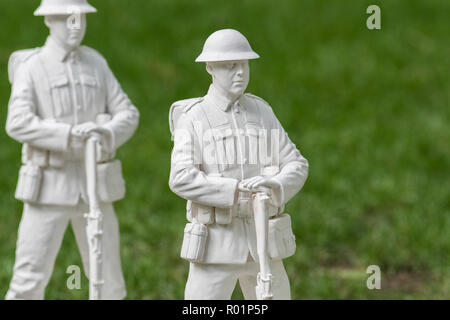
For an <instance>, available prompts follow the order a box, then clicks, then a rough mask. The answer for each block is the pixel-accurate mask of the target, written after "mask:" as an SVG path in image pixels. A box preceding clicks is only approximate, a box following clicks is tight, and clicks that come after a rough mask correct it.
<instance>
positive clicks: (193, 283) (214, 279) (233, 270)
mask: <svg viewBox="0 0 450 320" xmlns="http://www.w3.org/2000/svg"><path fill="white" fill-rule="evenodd" d="M239 268H242V265H233V264H202V263H191V264H190V266H189V277H188V281H187V283H186V289H185V292H184V298H185V299H186V300H229V299H231V295H232V294H233V290H234V288H235V286H236V282H237V279H238V274H239Z"/></svg>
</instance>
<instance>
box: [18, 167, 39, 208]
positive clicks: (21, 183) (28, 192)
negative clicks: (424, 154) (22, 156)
mask: <svg viewBox="0 0 450 320" xmlns="http://www.w3.org/2000/svg"><path fill="white" fill-rule="evenodd" d="M41 185H42V169H41V168H40V167H39V166H35V165H32V164H25V165H23V166H22V167H21V168H20V171H19V180H18V182H17V187H16V194H15V197H16V199H18V200H21V201H24V202H36V201H37V200H38V197H39V193H40V191H41Z"/></svg>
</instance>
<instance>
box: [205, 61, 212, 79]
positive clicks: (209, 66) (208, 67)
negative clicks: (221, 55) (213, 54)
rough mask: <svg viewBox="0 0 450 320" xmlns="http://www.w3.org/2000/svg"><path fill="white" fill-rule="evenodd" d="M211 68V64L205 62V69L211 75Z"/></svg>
mask: <svg viewBox="0 0 450 320" xmlns="http://www.w3.org/2000/svg"><path fill="white" fill-rule="evenodd" d="M212 69H213V67H212V66H211V64H210V63H208V62H207V63H206V71H207V72H208V73H209V74H210V75H211V76H212V75H213V74H212Z"/></svg>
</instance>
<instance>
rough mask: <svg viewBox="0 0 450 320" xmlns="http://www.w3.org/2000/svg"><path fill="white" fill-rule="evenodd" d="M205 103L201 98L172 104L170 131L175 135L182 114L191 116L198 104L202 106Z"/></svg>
mask: <svg viewBox="0 0 450 320" xmlns="http://www.w3.org/2000/svg"><path fill="white" fill-rule="evenodd" d="M202 101H203V97H201V98H190V99H184V100H179V101H176V102H174V103H173V104H172V106H171V107H170V111H169V125H170V131H171V132H172V133H173V131H174V129H175V128H176V125H177V121H178V119H179V117H180V115H181V114H183V113H185V114H188V113H189V114H190V113H192V112H193V111H192V110H193V109H195V108H194V107H195V106H196V105H198V104H200V103H201V102H202Z"/></svg>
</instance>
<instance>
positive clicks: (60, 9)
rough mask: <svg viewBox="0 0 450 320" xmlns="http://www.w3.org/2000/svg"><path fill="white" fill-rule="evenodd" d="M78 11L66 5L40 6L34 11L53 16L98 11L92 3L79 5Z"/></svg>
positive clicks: (39, 14)
mask: <svg viewBox="0 0 450 320" xmlns="http://www.w3.org/2000/svg"><path fill="white" fill-rule="evenodd" d="M74 7H76V8H77V9H79V10H77V11H74V10H70V9H71V7H67V6H65V5H58V6H40V7H39V8H37V9H36V11H34V15H35V16H51V15H70V14H74V13H96V12H97V9H95V8H94V7H93V6H91V5H90V4H83V5H77V6H74Z"/></svg>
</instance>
